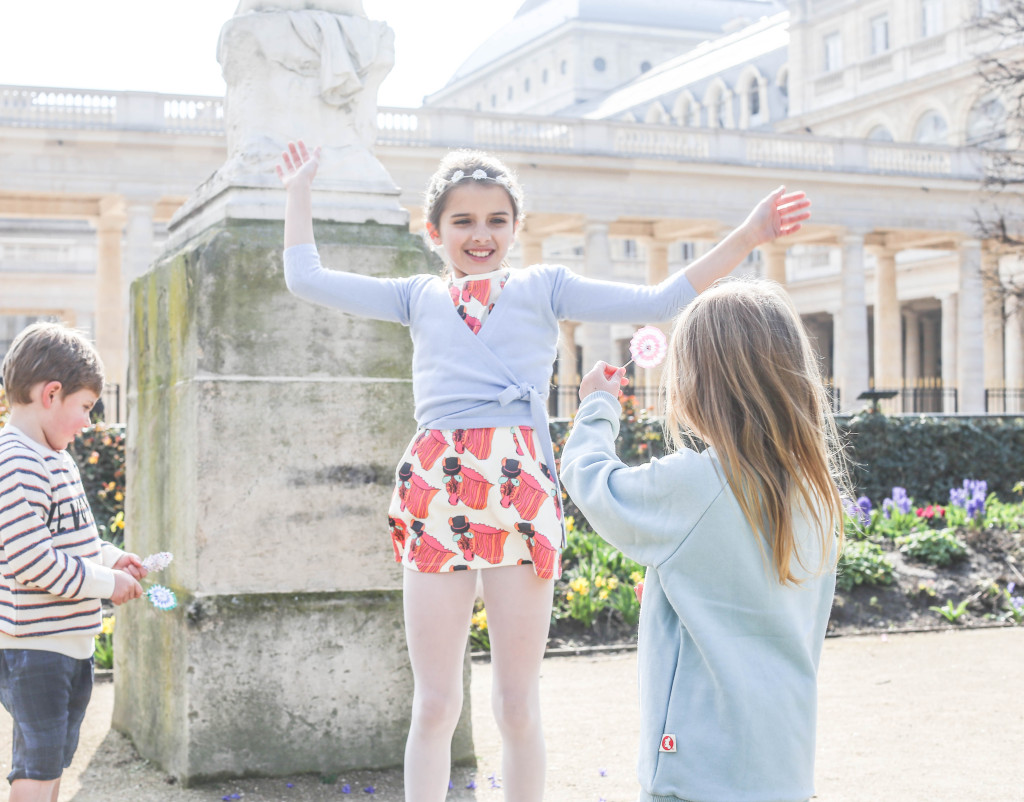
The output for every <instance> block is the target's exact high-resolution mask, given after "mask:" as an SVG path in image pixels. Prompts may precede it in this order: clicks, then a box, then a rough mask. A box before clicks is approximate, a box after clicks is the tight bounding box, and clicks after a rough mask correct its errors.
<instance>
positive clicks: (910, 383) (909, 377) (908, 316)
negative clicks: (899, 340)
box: [903, 309, 921, 387]
mask: <svg viewBox="0 0 1024 802" xmlns="http://www.w3.org/2000/svg"><path fill="white" fill-rule="evenodd" d="M903 330H904V335H903V379H904V382H905V384H906V386H907V387H915V386H916V385H917V380H918V379H919V378H921V318H920V317H919V316H918V314H917V312H915V311H913V310H912V309H905V310H904V311H903Z"/></svg>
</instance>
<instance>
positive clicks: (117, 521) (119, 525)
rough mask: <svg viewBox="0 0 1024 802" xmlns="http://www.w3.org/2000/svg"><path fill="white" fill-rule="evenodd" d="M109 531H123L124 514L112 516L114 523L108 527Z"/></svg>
mask: <svg viewBox="0 0 1024 802" xmlns="http://www.w3.org/2000/svg"><path fill="white" fill-rule="evenodd" d="M110 528H111V529H124V513H123V512H119V513H118V514H117V515H115V516H114V522H113V523H112V524H111V525H110Z"/></svg>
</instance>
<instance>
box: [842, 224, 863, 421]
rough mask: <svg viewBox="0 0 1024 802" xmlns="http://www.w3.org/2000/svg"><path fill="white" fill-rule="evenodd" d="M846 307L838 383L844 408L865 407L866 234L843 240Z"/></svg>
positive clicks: (843, 311) (843, 309) (844, 302)
mask: <svg viewBox="0 0 1024 802" xmlns="http://www.w3.org/2000/svg"><path fill="white" fill-rule="evenodd" d="M841 246H842V254H843V263H842V273H841V276H840V282H841V299H842V307H841V309H840V312H839V327H838V330H837V332H836V333H837V335H838V336H837V337H836V351H835V354H836V364H835V368H836V383H837V385H838V386H839V390H840V394H841V395H840V402H841V404H842V409H843V410H844V411H852V410H856V409H859V408H860V407H862V406H864V402H863V401H858V400H857V396H859V395H860V394H861V393H862V392H864V391H865V390H867V389H868V312H867V302H866V301H865V292H864V283H865V282H864V236H863V235H862V234H848V235H845V236H843V237H842V239H841Z"/></svg>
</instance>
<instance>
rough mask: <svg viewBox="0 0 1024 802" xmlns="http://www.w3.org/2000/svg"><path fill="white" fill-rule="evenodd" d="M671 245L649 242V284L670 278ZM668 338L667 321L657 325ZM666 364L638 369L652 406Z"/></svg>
mask: <svg viewBox="0 0 1024 802" xmlns="http://www.w3.org/2000/svg"><path fill="white" fill-rule="evenodd" d="M670 244H671V243H669V242H668V241H666V240H660V239H653V238H652V239H649V240H648V241H647V283H648V284H659V283H661V282H662V281H664V280H665V279H667V278H668V249H669V245H670ZM657 325H658V328H660V329H661V330H662V331H663V332H665V336H666V337H670V336H671V334H672V322H671V321H666V322H662V323H659V324H657ZM664 365H665V363H664V362H662V364H660V365H658V366H656V367H653V368H638V369H637V372H638V373H642V374H643V383H644V387H645V388H646V399H645V400H646V403H647V404H648V405H651V406H657V404H658V400H657V399H658V388H659V387H660V386H661V377H662V375H663V369H664Z"/></svg>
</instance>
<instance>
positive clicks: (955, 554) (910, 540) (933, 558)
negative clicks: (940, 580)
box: [896, 529, 967, 568]
mask: <svg viewBox="0 0 1024 802" xmlns="http://www.w3.org/2000/svg"><path fill="white" fill-rule="evenodd" d="M896 545H897V546H899V547H900V552H901V553H902V554H906V555H907V556H908V557H910V558H911V559H912V560H919V561H921V562H925V563H928V564H929V565H934V566H936V567H937V568H945V567H946V566H947V565H951V564H953V563H954V562H956V561H957V560H961V559H963V558H964V557H966V556H967V545H966V544H965V543H964V542H963V541H962V540H960V538H958V537H957V536H956V535H955V534H953V530H952V529H929V530H926V531H924V532H911V533H910V534H909V535H903V536H901V537H898V538H896Z"/></svg>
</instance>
